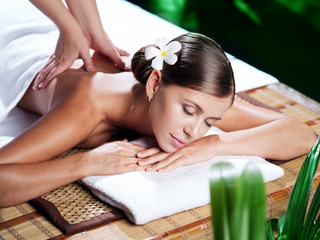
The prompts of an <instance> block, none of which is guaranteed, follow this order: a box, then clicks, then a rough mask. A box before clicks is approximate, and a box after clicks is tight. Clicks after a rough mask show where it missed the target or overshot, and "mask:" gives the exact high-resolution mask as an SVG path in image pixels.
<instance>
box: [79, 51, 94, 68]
mask: <svg viewBox="0 0 320 240" xmlns="http://www.w3.org/2000/svg"><path fill="white" fill-rule="evenodd" d="M80 58H82V60H83V65H84V68H85V70H86V71H87V72H93V71H95V68H94V65H93V62H92V59H91V56H90V52H89V51H83V52H81V54H80Z"/></svg>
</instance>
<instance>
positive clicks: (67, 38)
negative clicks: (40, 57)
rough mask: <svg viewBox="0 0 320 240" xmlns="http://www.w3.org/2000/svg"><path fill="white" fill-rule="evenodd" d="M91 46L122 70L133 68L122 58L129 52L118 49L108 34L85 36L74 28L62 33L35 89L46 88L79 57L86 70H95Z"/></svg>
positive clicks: (36, 80)
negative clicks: (93, 36)
mask: <svg viewBox="0 0 320 240" xmlns="http://www.w3.org/2000/svg"><path fill="white" fill-rule="evenodd" d="M90 48H92V49H93V50H95V51H97V52H100V53H101V54H103V55H105V56H107V57H109V58H110V60H111V61H112V62H113V63H114V64H115V66H117V67H118V68H119V69H120V70H124V71H129V70H130V69H131V68H130V66H127V65H126V63H125V62H124V61H123V59H122V58H121V56H129V53H127V52H126V51H123V50H120V49H117V48H116V47H115V46H114V45H113V43H112V42H111V40H110V39H109V37H108V35H107V34H105V33H103V34H100V36H99V37H96V38H92V37H91V36H87V37H85V36H84V34H83V33H82V31H81V29H80V28H79V29H78V30H76V29H73V30H72V32H66V33H62V32H61V33H60V36H59V39H58V42H57V46H56V49H55V52H54V54H52V55H51V57H50V59H49V60H48V61H47V63H46V64H45V66H44V67H43V68H42V69H41V70H40V72H39V74H38V75H37V77H36V79H35V82H34V89H41V88H45V87H46V86H47V85H48V84H49V83H50V82H51V80H52V79H54V78H55V77H56V76H57V75H59V74H60V73H62V72H64V71H65V70H67V69H69V68H70V67H71V65H72V64H73V63H74V61H75V60H76V59H78V58H81V59H82V60H83V63H84V68H85V70H86V71H88V72H90V71H95V68H94V65H93V63H92V59H91V56H90V52H89V49H90Z"/></svg>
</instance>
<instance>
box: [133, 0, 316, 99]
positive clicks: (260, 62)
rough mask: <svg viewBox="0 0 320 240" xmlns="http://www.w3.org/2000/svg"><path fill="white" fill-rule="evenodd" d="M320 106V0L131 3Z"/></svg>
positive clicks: (136, 0)
mask: <svg viewBox="0 0 320 240" xmlns="http://www.w3.org/2000/svg"><path fill="white" fill-rule="evenodd" d="M131 2H133V3H134V4H137V5H139V6H141V7H142V8H144V9H146V10H148V11H150V12H152V13H154V14H156V15H158V16H160V17H162V18H164V19H166V20H168V21H170V22H172V23H174V24H176V25H178V26H181V27H182V28H185V29H187V30H189V31H194V32H199V33H203V34H205V35H207V36H209V37H211V38H213V39H215V40H216V41H217V42H218V43H219V44H220V45H221V46H222V47H223V49H224V50H225V51H226V52H228V53H230V54H232V55H234V56H235V57H237V58H240V59H241V60H243V61H245V62H247V63H249V64H251V65H253V66H255V67H257V68H259V69H261V70H263V71H265V72H267V73H269V74H271V75H273V76H275V77H276V78H278V79H279V80H280V81H281V82H283V83H285V84H287V85H289V86H290V87H293V88H294V89H296V90H298V91H300V92H302V93H304V94H305V95H307V96H309V97H311V98H313V99H314V100H317V101H318V102H320V93H319V92H320V87H319V85H320V77H319V73H318V72H319V71H318V69H320V66H319V65H320V60H319V59H320V46H319V45H320V0H144V1H142V0H140V1H139V0H131Z"/></svg>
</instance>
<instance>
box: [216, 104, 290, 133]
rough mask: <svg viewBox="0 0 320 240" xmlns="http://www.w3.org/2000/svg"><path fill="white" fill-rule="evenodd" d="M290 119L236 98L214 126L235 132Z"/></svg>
mask: <svg viewBox="0 0 320 240" xmlns="http://www.w3.org/2000/svg"><path fill="white" fill-rule="evenodd" d="M284 118H290V117H288V116H286V115H285V114H282V113H280V112H277V111H274V110H270V109H267V108H263V107H258V106H255V105H252V104H249V103H246V102H244V101H242V100H239V99H238V98H236V99H235V101H234V104H233V105H232V106H231V107H230V108H229V110H227V111H226V112H225V114H224V115H223V116H222V120H221V121H219V122H217V124H216V126H217V127H219V128H221V129H222V130H224V131H237V130H243V129H248V128H252V127H257V126H260V125H263V124H266V123H269V122H272V121H275V120H278V119H284Z"/></svg>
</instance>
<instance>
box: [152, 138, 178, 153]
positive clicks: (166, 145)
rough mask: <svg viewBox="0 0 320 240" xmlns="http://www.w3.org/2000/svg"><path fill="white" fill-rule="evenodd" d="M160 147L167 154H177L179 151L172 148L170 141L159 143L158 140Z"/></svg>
mask: <svg viewBox="0 0 320 240" xmlns="http://www.w3.org/2000/svg"><path fill="white" fill-rule="evenodd" d="M157 142H158V145H159V147H160V148H161V149H162V150H163V151H164V152H167V153H172V152H175V151H176V150H177V148H175V147H174V146H172V144H171V143H170V142H169V141H161V140H160V141H159V140H158V139H157Z"/></svg>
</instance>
